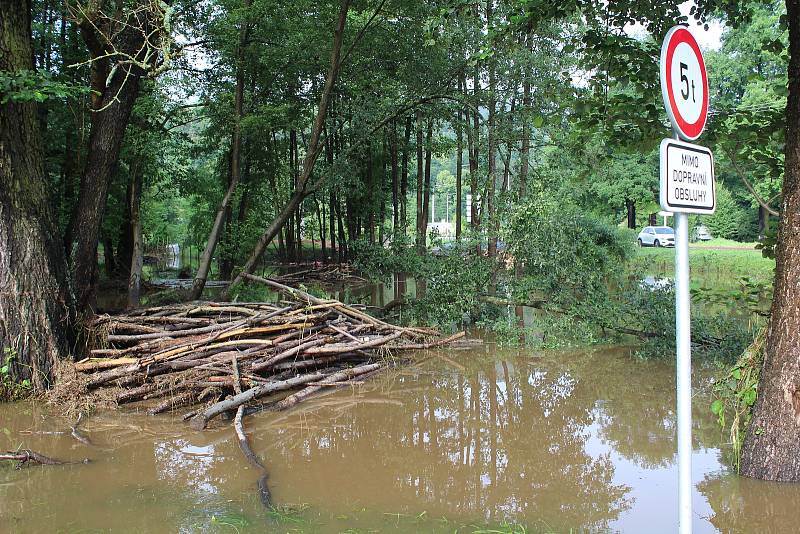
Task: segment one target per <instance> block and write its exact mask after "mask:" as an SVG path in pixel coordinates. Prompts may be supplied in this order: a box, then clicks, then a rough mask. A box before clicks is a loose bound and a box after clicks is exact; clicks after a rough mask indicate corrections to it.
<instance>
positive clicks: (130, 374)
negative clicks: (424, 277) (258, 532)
mask: <svg viewBox="0 0 800 534" xmlns="http://www.w3.org/2000/svg"><path fill="white" fill-rule="evenodd" d="M245 277H246V278H247V280H249V281H251V282H255V283H260V284H264V285H266V286H268V287H270V288H271V289H273V290H275V291H276V292H277V293H278V294H279V297H280V298H282V299H283V300H279V301H276V302H251V303H229V302H221V303H217V302H189V303H185V304H178V305H168V306H158V307H153V308H147V309H137V310H132V311H129V312H127V313H125V314H121V315H113V316H112V315H102V316H98V317H96V318H95V319H93V322H92V323H91V325H90V326H91V328H92V333H93V335H92V339H93V344H92V346H91V347H90V354H89V358H86V359H84V360H81V361H79V362H76V363H75V364H74V366H75V370H76V371H77V375H78V377H79V378H78V380H80V384H79V385H81V386H83V387H84V388H85V390H96V389H101V388H114V389H113V398H116V400H117V403H118V404H130V403H139V402H147V403H149V404H148V405H147V406H146V408H147V412H148V413H150V414H157V413H161V412H165V411H171V410H175V409H176V408H179V407H184V406H185V407H189V409H188V410H187V411H188V412H189V413H188V414H187V415H186V416H185V417H184V420H189V421H190V424H191V426H192V427H193V428H195V429H203V428H206V426H207V425H208V424H209V422H210V421H212V420H213V419H215V418H217V417H219V416H220V415H223V414H227V415H228V416H229V417H230V418H233V419H234V426H235V427H236V428H237V432H238V434H237V435H238V437H239V441H240V447H241V448H242V451H243V452H244V453H245V456H247V457H248V461H249V462H250V463H253V461H252V460H253V458H251V457H250V455H249V453H248V452H247V449H248V448H249V444H247V443H246V435H245V433H244V430H243V426H242V423H241V419H242V417H243V416H244V415H247V414H248V413H250V411H249V408H250V407H253V406H255V405H258V406H259V407H261V408H264V407H267V408H269V409H271V410H283V409H287V408H290V407H292V406H295V405H297V404H298V403H300V402H302V401H303V400H305V399H307V398H308V397H310V396H312V395H314V394H316V393H318V392H320V391H322V390H325V391H327V390H330V389H333V388H336V387H341V386H343V385H347V384H353V383H356V381H359V382H360V381H363V380H364V379H365V378H366V377H368V376H370V375H371V374H373V373H376V372H380V371H381V370H383V369H385V368H386V367H388V366H389V365H396V364H397V363H399V362H402V361H403V360H402V359H400V358H397V357H392V358H389V357H388V356H389V353H390V352H391V353H398V352H402V351H407V350H419V349H425V348H431V347H435V346H438V345H440V344H444V343H449V342H451V341H453V340H456V339H458V338H460V337H461V336H463V333H458V334H456V335H454V336H450V337H446V338H443V337H442V336H440V335H439V333H438V332H436V331H435V330H432V329H427V328H418V327H417V328H411V327H404V326H397V325H393V324H390V323H388V322H385V321H383V320H380V319H377V318H375V317H372V316H370V315H368V314H367V313H365V312H364V311H362V310H360V309H357V308H356V307H353V306H349V305H346V304H344V303H342V302H340V301H338V300H330V299H322V298H319V297H316V296H314V295H311V294H309V293H308V292H306V291H303V290H301V289H298V288H294V287H290V286H288V285H286V283H283V282H285V281H286V279H283V280H282V281H276V280H271V279H267V278H262V277H258V276H254V275H245ZM74 389H76V390H80V388H74ZM234 414H236V416H237V417H233V416H234ZM243 438H244V439H243ZM76 439H78V438H76ZM250 452H252V450H251V451H250ZM256 459H257V458H256ZM253 465H254V466H256V464H255V463H253ZM256 467H257V466H256ZM265 492H266V483H264V492H262V497H263V498H264V499H266V498H267V497H268V492H266V493H265Z"/></svg>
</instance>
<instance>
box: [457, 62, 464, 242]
mask: <svg viewBox="0 0 800 534" xmlns="http://www.w3.org/2000/svg"><path fill="white" fill-rule="evenodd" d="M458 92H459V94H460V93H461V79H460V78H459V80H458ZM463 169H464V128H463V124H462V123H461V108H460V107H459V108H458V111H457V112H456V220H455V225H456V240H457V241H458V240H460V239H461V180H462V174H463Z"/></svg>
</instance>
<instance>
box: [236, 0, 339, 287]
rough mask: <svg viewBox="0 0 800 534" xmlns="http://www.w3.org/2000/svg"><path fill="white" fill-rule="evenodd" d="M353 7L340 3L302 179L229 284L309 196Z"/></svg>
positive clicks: (246, 271) (250, 267) (247, 270)
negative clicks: (328, 65)
mask: <svg viewBox="0 0 800 534" xmlns="http://www.w3.org/2000/svg"><path fill="white" fill-rule="evenodd" d="M349 9H350V2H349V0H341V2H340V6H339V15H338V18H337V21H336V27H335V29H334V32H333V46H332V47H331V62H330V68H329V69H328V74H327V76H326V77H325V85H324V87H323V89H322V94H321V95H320V101H319V107H318V108H317V114H316V116H315V117H314V124H313V126H312V128H311V135H310V137H309V140H308V144H307V146H306V155H305V158H304V159H303V166H302V171H301V173H300V176H299V179H298V180H297V185H296V187H295V190H294V192H293V194H292V196H291V198H290V199H289V202H288V203H287V204H286V206H285V207H284V208H283V210H282V211H281V212H280V213H279V214H278V215H277V217H276V218H275V219H274V220H273V221H272V222H271V223H270V224H269V226H268V227H267V228H266V230H265V231H264V232H263V233H262V234H261V237H260V238H259V239H258V242H257V243H256V246H255V248H254V250H253V252H252V253H251V254H250V257H249V258H248V259H247V261H246V262H245V264H244V266H243V267H242V270H241V271H240V272H239V274H238V275H236V278H234V280H233V281H232V282H231V285H230V286H229V287H234V286H235V285H236V284H238V283H240V282H241V281H242V280H243V279H244V275H245V274H250V273H252V272H253V269H254V268H255V265H256V263H257V262H258V260H259V259H260V258H261V255H262V254H264V250H266V248H267V246H268V245H269V244H270V243H271V242H272V240H273V239H274V238H275V236H276V235H277V233H278V232H280V230H281V228H283V226H284V225H285V224H286V221H287V220H288V219H289V217H291V215H292V214H293V213H294V212H295V211H296V210H297V208H298V206H299V205H300V203H301V202H302V201H303V199H304V198H305V197H306V196H308V194H309V192H310V191H309V185H310V184H309V181H310V178H311V173H312V172H313V171H314V165H315V163H316V161H317V157H318V156H319V154H320V152H321V150H322V147H323V145H322V144H321V143H320V137H321V135H322V130H323V127H324V125H325V118H326V117H327V113H328V105H329V104H330V101H331V94H332V93H333V88H334V86H335V85H336V79H337V77H338V76H339V70H340V68H341V66H342V38H343V36H344V29H345V24H346V22H347V12H348V10H349ZM222 296H223V297H227V296H228V291H227V289H226V290H225V291H223V293H222Z"/></svg>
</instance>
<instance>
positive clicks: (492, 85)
mask: <svg viewBox="0 0 800 534" xmlns="http://www.w3.org/2000/svg"><path fill="white" fill-rule="evenodd" d="M492 2H493V0H489V2H487V4H486V24H487V27H488V28H489V34H490V35H491V32H492V11H493V10H492ZM488 61H489V92H488V102H487V106H488V108H489V112H488V115H489V116H488V128H487V129H488V132H487V143H486V144H487V151H488V154H487V156H488V170H489V173H488V176H487V184H486V211H487V215H488V221H487V223H488V228H487V232H486V233H487V235H488V243H487V253H488V255H489V257H490V258H492V257H494V256H496V255H497V228H498V226H499V223H498V221H497V213H496V211H497V208H496V206H495V199H494V196H495V188H496V185H497V184H496V181H497V176H496V174H497V159H496V157H495V156H496V152H497V132H496V131H495V126H496V122H497V117H496V115H497V110H496V109H495V107H496V102H497V96H496V94H495V90H496V89H497V81H496V75H495V71H496V68H495V60H494V58H489V60H488ZM493 271H494V269H493Z"/></svg>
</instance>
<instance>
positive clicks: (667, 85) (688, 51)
mask: <svg viewBox="0 0 800 534" xmlns="http://www.w3.org/2000/svg"><path fill="white" fill-rule="evenodd" d="M661 96H662V97H663V98H664V106H665V107H666V108H667V115H669V120H670V121H671V122H672V127H673V129H674V130H675V131H676V132H677V133H678V135H679V136H680V137H681V138H682V139H684V140H686V141H694V140H695V139H697V138H698V137H700V134H701V133H703V128H705V125H706V119H707V118H708V76H707V75H706V64H705V61H703V54H702V53H701V52H700V47H699V46H698V45H697V41H695V39H694V37H693V36H692V34H691V33H690V32H689V30H688V29H686V27H684V26H675V27H674V28H672V29H670V30H669V31H668V32H667V36H666V37H665V38H664V44H663V45H661Z"/></svg>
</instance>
